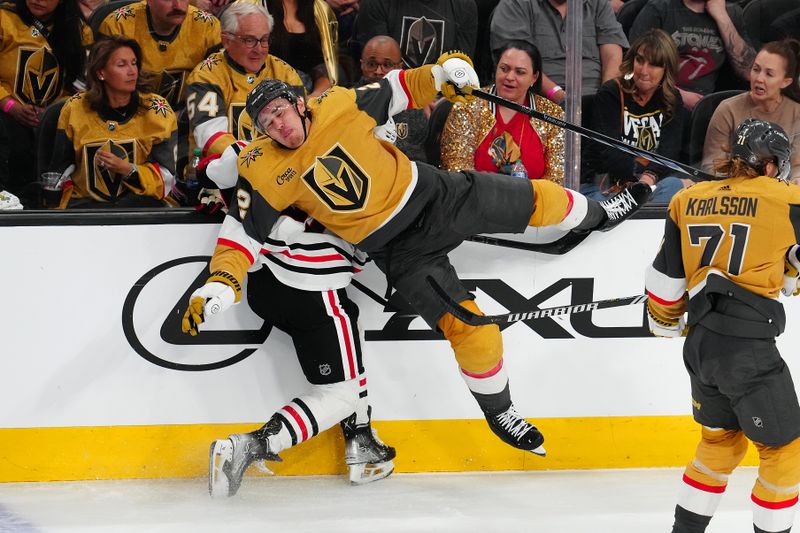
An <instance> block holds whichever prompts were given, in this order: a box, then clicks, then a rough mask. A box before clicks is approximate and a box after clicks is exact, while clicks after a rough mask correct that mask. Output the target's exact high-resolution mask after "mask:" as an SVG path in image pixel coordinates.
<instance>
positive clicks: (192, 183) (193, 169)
mask: <svg viewBox="0 0 800 533" xmlns="http://www.w3.org/2000/svg"><path fill="white" fill-rule="evenodd" d="M202 154H203V152H202V150H200V148H195V149H194V150H193V151H192V159H191V160H189V166H188V168H187V169H186V177H185V178H184V181H185V182H186V187H187V188H188V189H192V190H197V188H198V187H199V186H200V183H199V182H198V181H197V166H198V165H199V164H200V157H201V156H202Z"/></svg>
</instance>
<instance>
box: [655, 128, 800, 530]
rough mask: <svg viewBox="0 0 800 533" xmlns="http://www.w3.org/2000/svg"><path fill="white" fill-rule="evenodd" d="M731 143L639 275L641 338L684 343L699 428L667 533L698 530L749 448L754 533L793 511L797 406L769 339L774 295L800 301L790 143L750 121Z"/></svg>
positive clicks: (797, 477) (682, 198)
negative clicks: (754, 466) (753, 467)
mask: <svg viewBox="0 0 800 533" xmlns="http://www.w3.org/2000/svg"><path fill="white" fill-rule="evenodd" d="M731 146H732V147H733V148H732V151H731V156H730V158H729V159H728V160H727V161H724V162H721V163H720V164H719V165H717V167H716V168H715V171H716V172H717V173H718V174H722V175H723V176H724V178H721V179H719V180H718V181H706V182H702V183H699V184H696V185H693V186H692V187H689V188H688V189H684V190H683V191H681V192H679V193H678V194H676V195H675V196H674V197H673V198H672V200H671V201H670V204H669V211H668V214H667V220H666V224H665V228H664V240H663V242H662V245H661V249H660V250H659V252H658V255H656V258H655V260H654V261H653V264H652V266H650V267H649V268H648V270H647V277H646V286H647V293H648V301H647V311H648V315H649V322H650V329H651V330H652V332H653V333H654V334H655V335H657V336H664V337H680V336H681V335H682V334H683V335H686V341H685V342H684V345H683V361H684V365H685V366H686V369H687V371H688V372H689V381H690V383H691V389H692V412H693V415H694V419H695V421H696V422H697V423H698V424H701V425H702V433H701V440H700V444H699V445H698V446H697V452H696V454H695V457H694V458H693V460H692V461H691V462H690V463H689V465H688V466H687V467H686V469H685V471H684V474H683V483H682V484H681V489H680V493H679V496H678V505H677V506H676V507H675V524H674V526H673V530H672V531H673V533H702V532H703V531H705V530H706V526H707V525H708V523H709V521H710V520H711V517H712V516H713V515H714V511H715V510H716V508H717V506H718V505H719V503H720V500H721V498H722V495H723V494H724V492H725V489H726V487H727V484H728V476H729V475H730V473H731V472H732V471H733V469H734V468H736V466H737V465H738V464H739V462H740V461H741V460H742V459H743V458H744V456H745V452H746V451H747V445H748V444H747V443H748V439H749V440H750V441H752V442H753V443H754V444H755V446H756V448H757V449H758V455H759V460H760V461H759V463H760V464H759V468H758V479H757V480H756V482H755V485H754V486H753V491H752V495H751V500H752V509H753V529H754V530H755V532H756V533H766V532H771V533H787V532H788V531H789V530H790V529H791V527H792V524H793V523H794V515H795V509H796V508H797V496H798V492H797V489H798V483H800V406H799V405H798V402H797V394H796V393H795V388H794V383H793V382H792V377H791V375H790V374H789V368H788V367H787V366H786V363H785V362H784V361H783V359H782V358H781V355H780V353H779V352H778V349H777V348H776V346H775V337H776V336H778V335H780V334H781V333H782V332H783V329H784V326H785V324H786V316H785V314H784V311H783V305H781V303H780V302H779V301H778V295H779V293H780V292H781V291H782V292H783V293H784V294H785V295H787V296H788V295H791V294H797V293H798V267H800V260H799V259H798V248H799V247H798V244H797V242H798V235H800V188H798V187H796V186H794V185H789V184H788V183H786V181H785V180H786V179H787V178H788V177H789V173H790V166H791V165H790V153H791V146H790V142H789V138H788V137H787V136H786V133H785V132H784V131H783V130H782V129H781V127H780V126H778V125H777V124H773V123H770V122H764V121H761V120H755V119H748V120H746V121H745V122H743V123H742V124H741V125H739V127H738V128H737V129H736V131H735V132H734V135H733V138H732V140H731ZM776 178H777V179H776ZM687 292H688V297H687ZM685 311H688V317H689V318H688V333H687V331H686V327H687V326H686V324H684V319H683V314H684V312H685Z"/></svg>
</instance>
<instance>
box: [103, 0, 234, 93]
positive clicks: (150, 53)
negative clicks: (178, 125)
mask: <svg viewBox="0 0 800 533" xmlns="http://www.w3.org/2000/svg"><path fill="white" fill-rule="evenodd" d="M100 33H101V34H103V35H125V36H126V37H130V38H131V39H134V40H136V41H137V42H138V43H139V45H140V46H141V47H142V67H143V69H144V70H145V71H147V72H151V73H153V74H155V76H156V82H157V85H156V86H157V87H158V91H157V92H158V94H160V95H161V96H163V97H164V98H166V99H167V101H168V102H169V103H170V105H171V106H172V107H176V106H177V105H178V103H179V102H181V101H182V99H183V92H184V83H185V81H186V76H187V75H188V74H189V73H190V72H191V71H192V69H194V68H195V67H196V66H197V65H198V64H199V63H200V62H201V61H202V60H203V59H204V58H206V57H207V56H208V54H209V53H211V52H212V50H213V48H215V47H216V46H218V45H220V44H221V40H220V24H219V21H218V20H217V19H216V18H215V17H214V16H213V15H211V14H210V13H208V12H206V11H202V10H200V9H197V8H196V7H194V6H192V5H190V6H188V7H187V13H186V18H185V19H184V21H183V23H182V24H181V25H180V26H178V27H177V28H176V29H175V31H174V32H173V33H172V35H167V36H161V35H157V34H156V33H155V32H154V30H153V28H152V26H151V23H150V14H149V10H148V8H147V2H146V1H142V2H136V3H135V4H129V5H127V6H122V7H120V8H119V9H117V10H115V11H113V12H112V13H111V14H109V15H108V16H107V17H106V18H105V20H103V22H102V23H101V24H100Z"/></svg>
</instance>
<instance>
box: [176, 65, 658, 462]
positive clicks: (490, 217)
mask: <svg viewBox="0 0 800 533" xmlns="http://www.w3.org/2000/svg"><path fill="white" fill-rule="evenodd" d="M477 87H478V77H477V75H476V74H475V71H474V70H473V68H472V62H471V60H470V59H469V57H467V56H465V55H464V54H461V53H457V52H448V53H446V54H444V55H442V56H441V57H440V58H439V60H438V61H437V63H436V64H435V65H425V66H422V67H419V68H416V69H409V70H406V71H399V70H396V71H392V72H389V73H388V74H387V75H386V77H385V78H383V79H381V80H380V81H378V82H376V83H373V84H370V85H367V86H365V87H361V88H359V89H356V90H353V89H345V88H342V87H334V88H332V89H330V90H329V91H327V92H326V93H323V94H322V95H321V96H320V97H318V98H314V99H311V100H310V101H309V102H308V104H306V103H305V102H304V101H303V100H300V99H298V98H297V97H296V96H295V94H294V93H293V92H292V91H291V89H290V87H288V86H287V85H286V84H285V83H283V82H279V81H277V80H265V81H263V82H261V83H260V84H259V85H258V86H257V87H256V88H255V89H254V90H253V91H252V92H251V93H250V95H249V96H248V98H247V112H248V114H249V115H250V116H251V117H254V119H255V120H254V124H255V126H256V127H257V128H258V129H259V130H260V131H261V132H263V133H265V134H266V135H267V137H263V138H261V139H257V140H255V141H253V142H252V143H251V144H250V145H249V146H248V147H247V149H246V150H243V151H242V152H241V153H240V154H239V182H238V184H237V190H236V200H237V205H234V206H232V207H231V209H230V211H229V212H228V216H227V217H226V219H225V221H224V223H223V225H222V228H221V230H220V241H218V245H217V248H216V250H215V251H214V256H213V258H212V260H211V276H210V277H209V279H208V282H207V285H206V286H205V287H202V288H201V289H199V290H198V291H197V292H195V293H194V294H193V295H192V297H191V302H190V306H189V309H188V310H187V312H186V315H185V317H184V330H190V329H195V328H197V327H198V325H199V324H200V323H201V322H202V321H203V320H204V319H205V314H204V313H208V312H209V311H210V310H211V308H212V307H213V306H219V307H227V306H229V305H231V304H232V303H233V302H235V301H239V299H240V298H241V282H242V280H243V278H244V277H245V275H246V273H247V269H248V268H249V267H250V265H251V264H252V262H253V257H256V256H257V253H258V250H259V249H260V247H261V243H263V242H264V239H265V238H266V236H267V234H268V233H269V232H270V230H271V228H272V227H273V224H274V223H275V221H276V220H277V219H278V217H279V214H280V213H281V212H282V211H283V210H284V209H286V208H287V207H289V206H292V205H294V206H296V207H298V208H300V209H302V210H303V211H305V212H307V213H308V214H309V215H311V216H312V217H313V218H314V219H315V220H317V221H319V222H320V223H321V224H323V225H324V226H325V227H326V228H328V229H329V230H330V231H331V232H333V233H335V234H336V235H338V236H339V237H341V238H342V239H344V240H345V241H347V242H349V243H352V244H354V245H356V246H357V247H358V248H359V249H361V250H363V251H365V252H367V253H368V254H369V255H370V257H371V258H372V259H373V260H374V261H375V264H376V265H377V266H378V268H379V269H380V270H381V271H383V273H384V274H385V275H386V278H387V281H388V284H389V285H390V286H393V287H395V288H396V289H397V291H398V292H399V293H400V294H401V295H402V296H403V297H404V298H405V299H406V300H407V301H408V302H409V303H410V304H411V305H412V306H413V307H414V309H415V310H416V311H417V312H418V313H419V314H420V315H421V316H422V318H423V319H425V321H426V322H427V323H428V324H429V325H430V326H431V327H432V328H438V329H439V330H441V331H442V332H443V333H444V335H445V337H446V338H447V339H448V341H450V344H451V346H452V348H453V351H454V352H455V357H456V360H457V361H458V364H459V367H460V369H461V376H462V377H463V379H464V381H465V382H466V384H467V387H468V388H469V389H470V391H471V392H472V394H473V396H474V398H475V399H476V401H477V402H478V405H479V406H480V408H481V410H482V411H483V413H484V415H485V417H486V420H487V422H488V423H489V427H490V428H491V430H492V431H493V432H494V433H495V434H496V435H497V436H498V437H500V438H501V439H502V440H503V441H504V442H506V443H508V444H510V445H511V446H514V447H516V448H519V449H522V450H526V451H530V452H533V453H536V454H539V455H544V453H545V451H544V447H543V446H542V444H543V443H544V437H543V436H542V434H541V433H540V432H539V430H538V429H537V428H536V427H535V426H533V425H532V424H530V423H529V422H528V421H527V420H525V419H524V418H523V417H522V416H520V415H519V414H518V413H517V411H516V410H515V408H514V406H513V404H512V401H511V394H510V390H509V382H508V376H507V374H506V370H505V368H504V366H503V357H502V355H503V348H502V338H501V335H500V330H499V328H498V327H497V326H496V325H486V326H479V327H474V326H469V325H467V324H465V323H462V322H460V321H459V320H457V319H456V318H455V317H454V316H453V315H451V314H450V313H447V312H446V308H445V303H444V301H442V300H440V299H439V297H438V296H437V295H436V294H435V293H434V292H433V291H432V290H431V288H430V286H429V285H428V281H427V278H429V277H430V278H432V279H433V280H435V281H436V282H437V283H438V284H439V285H440V286H441V287H443V288H444V290H445V291H446V292H447V294H448V295H449V296H451V297H452V298H453V299H454V300H456V301H457V302H460V303H461V304H462V305H464V306H465V307H468V308H469V309H471V310H473V311H479V310H478V307H477V306H476V305H475V303H474V302H473V298H474V297H473V295H471V294H470V293H469V292H468V291H467V290H466V288H465V287H464V286H463V284H462V283H461V281H460V280H459V279H458V276H457V274H456V272H455V270H454V269H453V267H452V265H451V264H450V261H449V259H448V257H447V254H448V252H450V251H451V250H452V249H454V248H455V247H457V246H458V245H459V244H460V243H461V242H462V241H463V240H464V239H465V238H466V237H468V236H470V235H474V234H478V233H496V232H517V233H518V232H522V231H524V229H525V228H526V226H528V225H532V226H548V225H557V226H559V227H560V228H562V229H564V230H571V231H577V232H586V231H592V230H601V231H602V230H607V229H610V228H611V227H613V226H615V225H617V224H618V223H619V222H621V221H622V220H624V219H625V218H627V217H628V216H630V214H632V213H633V212H634V211H635V210H636V209H638V208H639V206H641V205H642V204H643V203H644V202H646V201H647V199H648V198H649V196H650V188H649V187H647V186H646V185H645V186H644V187H643V188H642V187H637V186H635V185H634V187H632V188H630V189H628V190H625V191H623V192H621V193H620V194H619V195H617V196H614V197H611V198H609V199H608V200H606V201H605V202H603V203H602V204H601V203H598V202H595V201H593V200H589V199H587V198H585V197H583V196H581V195H580V194H578V193H576V192H574V191H569V190H567V189H564V188H562V187H560V186H558V185H556V184H554V183H552V182H549V181H545V180H535V181H529V180H521V179H519V178H514V177H511V176H503V175H498V174H488V173H482V172H475V171H465V172H459V173H456V172H446V171H442V170H439V169H437V168H435V167H431V166H429V165H425V164H423V163H414V162H411V161H409V159H408V158H407V157H406V156H405V155H403V153H402V152H401V151H400V150H399V149H397V148H396V147H395V146H394V145H392V144H390V143H388V142H385V141H382V140H380V139H378V138H376V136H375V135H374V131H373V130H374V129H375V128H376V126H378V125H381V124H384V123H385V122H386V121H387V119H388V118H389V117H391V116H393V115H395V114H397V113H399V112H400V111H402V110H404V109H408V108H412V107H413V108H421V107H423V106H425V105H426V104H428V103H429V102H430V101H432V100H433V98H434V97H435V96H436V94H437V92H439V91H441V93H442V94H443V95H444V96H445V97H447V98H448V99H451V100H464V99H467V98H471V96H470V94H469V93H470V92H471V90H472V89H473V88H477ZM271 305H276V306H278V305H281V302H279V301H273V302H271ZM267 448H268V447H267ZM267 451H269V450H267ZM244 455H245V452H244V450H237V449H236V448H234V450H233V456H234V458H236V457H244ZM253 460H254V459H253Z"/></svg>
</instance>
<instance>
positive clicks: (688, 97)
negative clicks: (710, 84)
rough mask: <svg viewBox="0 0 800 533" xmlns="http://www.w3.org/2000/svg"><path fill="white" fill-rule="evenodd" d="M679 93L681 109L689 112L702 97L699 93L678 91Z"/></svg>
mask: <svg viewBox="0 0 800 533" xmlns="http://www.w3.org/2000/svg"><path fill="white" fill-rule="evenodd" d="M679 90H680V91H681V98H683V107H685V108H686V109H688V110H689V111H691V110H692V109H694V106H696V105H697V102H699V101H700V100H701V99H702V98H703V95H702V94H700V93H693V92H691V91H684V90H683V89H679Z"/></svg>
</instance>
